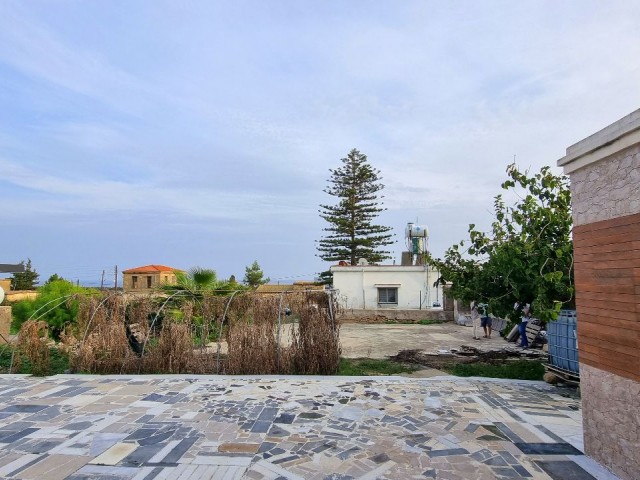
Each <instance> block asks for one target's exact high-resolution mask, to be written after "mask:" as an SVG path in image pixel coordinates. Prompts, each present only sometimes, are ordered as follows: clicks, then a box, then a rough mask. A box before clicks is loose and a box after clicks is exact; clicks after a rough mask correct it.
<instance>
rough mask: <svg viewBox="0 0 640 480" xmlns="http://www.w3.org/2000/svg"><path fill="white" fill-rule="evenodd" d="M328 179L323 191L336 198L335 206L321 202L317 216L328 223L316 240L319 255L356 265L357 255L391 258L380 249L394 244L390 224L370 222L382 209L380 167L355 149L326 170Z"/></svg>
mask: <svg viewBox="0 0 640 480" xmlns="http://www.w3.org/2000/svg"><path fill="white" fill-rule="evenodd" d="M329 171H330V172H331V178H329V180H328V182H329V185H328V186H327V188H326V189H325V190H324V192H325V193H328V194H329V195H331V196H333V197H337V198H338V199H339V201H338V203H337V205H320V208H321V210H320V217H321V218H323V219H324V220H326V221H327V222H328V223H329V226H328V227H327V228H325V229H324V231H325V232H327V234H326V235H325V237H324V238H322V239H321V240H320V241H319V242H318V246H317V249H318V251H319V252H320V253H319V255H318V256H319V257H320V258H321V259H323V260H326V261H328V262H335V261H338V260H347V261H348V262H349V263H350V264H351V265H356V264H357V263H358V260H359V259H360V258H364V259H366V260H367V261H368V262H370V263H379V262H381V261H383V260H385V259H387V258H391V256H390V252H388V251H385V250H381V248H383V247H385V246H386V245H391V244H392V243H393V240H392V237H393V235H392V234H390V233H388V232H389V231H390V230H391V227H384V226H381V225H375V224H374V223H373V221H374V220H375V219H376V217H377V216H378V215H379V214H380V212H382V211H383V210H385V208H382V207H381V205H382V202H380V201H379V196H378V194H379V192H380V190H382V189H383V188H384V185H383V184H382V183H380V180H381V178H380V170H374V169H373V168H372V167H371V165H369V163H368V162H367V156H366V155H364V154H362V153H360V152H359V151H358V150H356V149H355V148H354V149H353V150H351V151H350V152H349V155H347V157H346V158H343V159H342V166H341V167H339V168H337V169H335V170H329Z"/></svg>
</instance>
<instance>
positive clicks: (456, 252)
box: [429, 164, 574, 321]
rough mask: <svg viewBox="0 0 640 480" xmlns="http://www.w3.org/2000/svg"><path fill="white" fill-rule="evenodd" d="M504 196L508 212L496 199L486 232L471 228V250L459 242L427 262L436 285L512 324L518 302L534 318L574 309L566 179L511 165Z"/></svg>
mask: <svg viewBox="0 0 640 480" xmlns="http://www.w3.org/2000/svg"><path fill="white" fill-rule="evenodd" d="M507 175H508V177H509V179H508V180H507V181H505V182H504V183H503V184H502V188H503V190H505V191H507V192H515V193H516V194H518V197H519V200H517V201H516V203H515V204H514V205H513V206H506V205H505V202H504V199H503V197H502V195H498V196H496V197H495V202H494V209H495V221H494V222H493V224H492V229H491V232H489V233H485V232H481V231H479V230H477V229H476V228H475V225H473V224H472V225H469V242H468V248H467V249H466V251H465V250H464V247H465V242H464V241H463V242H460V243H459V244H457V245H453V246H452V247H451V248H449V249H448V250H447V251H446V253H445V255H444V259H433V258H431V259H429V262H430V263H431V264H432V265H434V266H435V267H437V268H438V270H439V271H440V275H441V280H443V281H447V282H450V283H451V293H452V295H453V296H454V297H455V298H458V299H460V300H463V301H465V302H470V301H472V300H475V301H479V302H485V303H488V304H489V311H490V312H492V313H494V314H495V315H498V316H502V317H509V318H512V319H515V318H516V317H517V312H515V311H514V309H513V307H514V304H515V302H517V301H520V302H526V303H530V304H531V306H532V310H533V314H534V315H535V316H536V317H538V318H540V319H542V320H545V321H547V320H552V319H555V318H556V317H557V314H558V312H559V310H560V309H561V308H562V307H563V306H564V307H571V306H572V305H573V294H574V284H573V243H572V240H571V225H572V220H571V194H570V190H569V185H568V179H567V178H566V177H564V176H555V175H553V174H552V173H551V172H550V169H549V167H544V168H542V169H541V170H540V172H539V173H537V174H535V175H529V172H528V171H525V172H520V171H519V170H518V168H517V167H516V166H515V164H512V165H509V166H508V168H507Z"/></svg>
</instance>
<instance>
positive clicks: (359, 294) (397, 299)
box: [331, 264, 443, 310]
mask: <svg viewBox="0 0 640 480" xmlns="http://www.w3.org/2000/svg"><path fill="white" fill-rule="evenodd" d="M331 273H332V274H333V286H334V288H335V289H336V290H337V292H338V301H339V302H340V303H341V305H342V307H343V308H345V309H350V310H385V309H386V310H390V309H395V310H426V309H431V308H434V307H435V308H440V307H441V305H442V301H443V299H442V288H441V287H440V286H438V287H435V286H434V283H435V282H436V280H437V279H438V277H439V274H438V272H437V271H436V270H434V269H433V268H432V267H429V266H427V265H367V264H363V265H336V266H333V267H331Z"/></svg>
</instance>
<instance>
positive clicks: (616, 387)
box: [580, 364, 640, 480]
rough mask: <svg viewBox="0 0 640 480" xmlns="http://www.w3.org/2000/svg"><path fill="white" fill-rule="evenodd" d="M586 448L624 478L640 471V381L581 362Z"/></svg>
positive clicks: (633, 475) (629, 478) (630, 479)
mask: <svg viewBox="0 0 640 480" xmlns="http://www.w3.org/2000/svg"><path fill="white" fill-rule="evenodd" d="M580 390H581V392H582V418H583V424H584V444H585V451H586V452H587V453H588V454H589V455H591V456H592V457H593V458H594V459H595V460H597V461H598V462H599V463H601V464H602V465H604V466H606V467H607V468H610V469H612V470H613V471H615V473H616V474H617V475H618V476H619V477H620V478H622V479H624V480H632V479H633V480H637V479H638V478H640V477H638V475H640V472H639V471H638V466H639V465H640V383H638V382H634V381H633V380H628V379H625V378H621V377H619V376H617V375H614V374H612V373H609V372H605V371H603V370H600V369H598V368H594V367H590V366H589V365H584V364H582V365H580Z"/></svg>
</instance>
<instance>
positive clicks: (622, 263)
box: [574, 256, 640, 270]
mask: <svg viewBox="0 0 640 480" xmlns="http://www.w3.org/2000/svg"><path fill="white" fill-rule="evenodd" d="M574 264H575V265H576V266H578V265H580V267H581V268H590V269H593V270H620V269H627V268H628V269H631V270H633V269H634V268H640V257H638V256H636V257H632V258H627V259H622V260H606V259H602V258H597V259H595V260H592V261H581V260H580V259H577V258H574Z"/></svg>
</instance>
